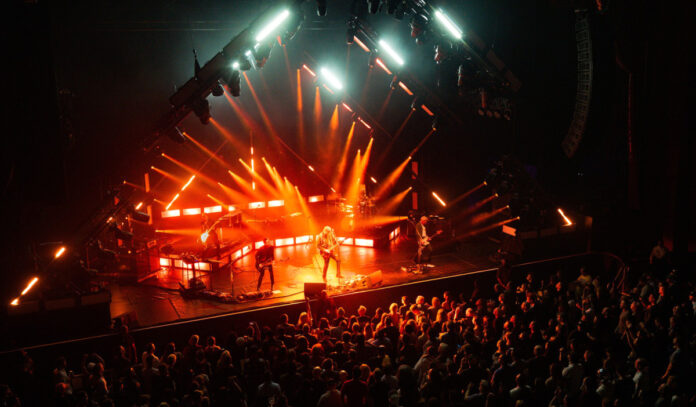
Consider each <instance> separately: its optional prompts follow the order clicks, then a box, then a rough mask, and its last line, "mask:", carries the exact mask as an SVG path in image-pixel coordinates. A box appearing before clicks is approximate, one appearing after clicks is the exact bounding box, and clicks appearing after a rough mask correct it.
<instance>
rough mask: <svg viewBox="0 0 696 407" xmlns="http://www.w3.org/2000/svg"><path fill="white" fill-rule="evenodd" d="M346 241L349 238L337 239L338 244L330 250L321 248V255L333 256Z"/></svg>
mask: <svg viewBox="0 0 696 407" xmlns="http://www.w3.org/2000/svg"><path fill="white" fill-rule="evenodd" d="M346 239H347V237H344V238H343V239H337V240H336V244H334V245H333V246H331V247H329V248H321V247H320V248H319V253H321V255H322V256H324V257H329V256H331V255H332V254H334V250H336V249H337V248H338V247H339V246H341V244H342V243H343V242H345V240H346Z"/></svg>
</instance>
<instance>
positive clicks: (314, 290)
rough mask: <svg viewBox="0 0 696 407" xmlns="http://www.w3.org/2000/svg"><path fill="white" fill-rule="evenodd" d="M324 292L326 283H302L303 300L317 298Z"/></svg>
mask: <svg viewBox="0 0 696 407" xmlns="http://www.w3.org/2000/svg"><path fill="white" fill-rule="evenodd" d="M324 290H326V283H304V295H305V298H314V297H318V296H319V294H320V293H321V292H322V291H324Z"/></svg>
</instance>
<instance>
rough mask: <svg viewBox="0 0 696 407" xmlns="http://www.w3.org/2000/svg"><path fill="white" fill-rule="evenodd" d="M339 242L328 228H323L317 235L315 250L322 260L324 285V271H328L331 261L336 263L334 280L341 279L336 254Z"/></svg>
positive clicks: (339, 263)
mask: <svg viewBox="0 0 696 407" xmlns="http://www.w3.org/2000/svg"><path fill="white" fill-rule="evenodd" d="M338 245H339V242H338V240H337V239H336V234H335V233H334V231H333V229H331V227H330V226H324V229H323V230H322V231H321V233H319V234H318V235H317V249H318V250H319V253H320V254H321V257H323V258H324V271H323V277H324V282H325V283H326V271H327V270H328V269H329V262H330V261H331V259H334V261H336V278H337V279H339V281H340V279H341V260H340V259H339V257H338V252H337V250H336V248H337V247H338Z"/></svg>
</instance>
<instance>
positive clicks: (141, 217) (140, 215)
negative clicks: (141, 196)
mask: <svg viewBox="0 0 696 407" xmlns="http://www.w3.org/2000/svg"><path fill="white" fill-rule="evenodd" d="M128 214H129V215H130V217H131V219H133V220H136V221H138V222H143V223H147V222H149V221H150V215H148V214H147V213H145V212H142V211H139V210H137V209H135V207H131V208H129V209H128Z"/></svg>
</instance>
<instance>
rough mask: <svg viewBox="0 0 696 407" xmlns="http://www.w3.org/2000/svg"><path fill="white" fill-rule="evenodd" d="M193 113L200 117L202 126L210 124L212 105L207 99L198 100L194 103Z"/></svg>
mask: <svg viewBox="0 0 696 407" xmlns="http://www.w3.org/2000/svg"><path fill="white" fill-rule="evenodd" d="M192 107H193V113H195V114H196V116H198V119H199V120H200V121H201V123H202V124H208V122H210V117H211V116H210V104H209V103H208V100H207V99H198V100H196V101H195V102H193V106H192Z"/></svg>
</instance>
